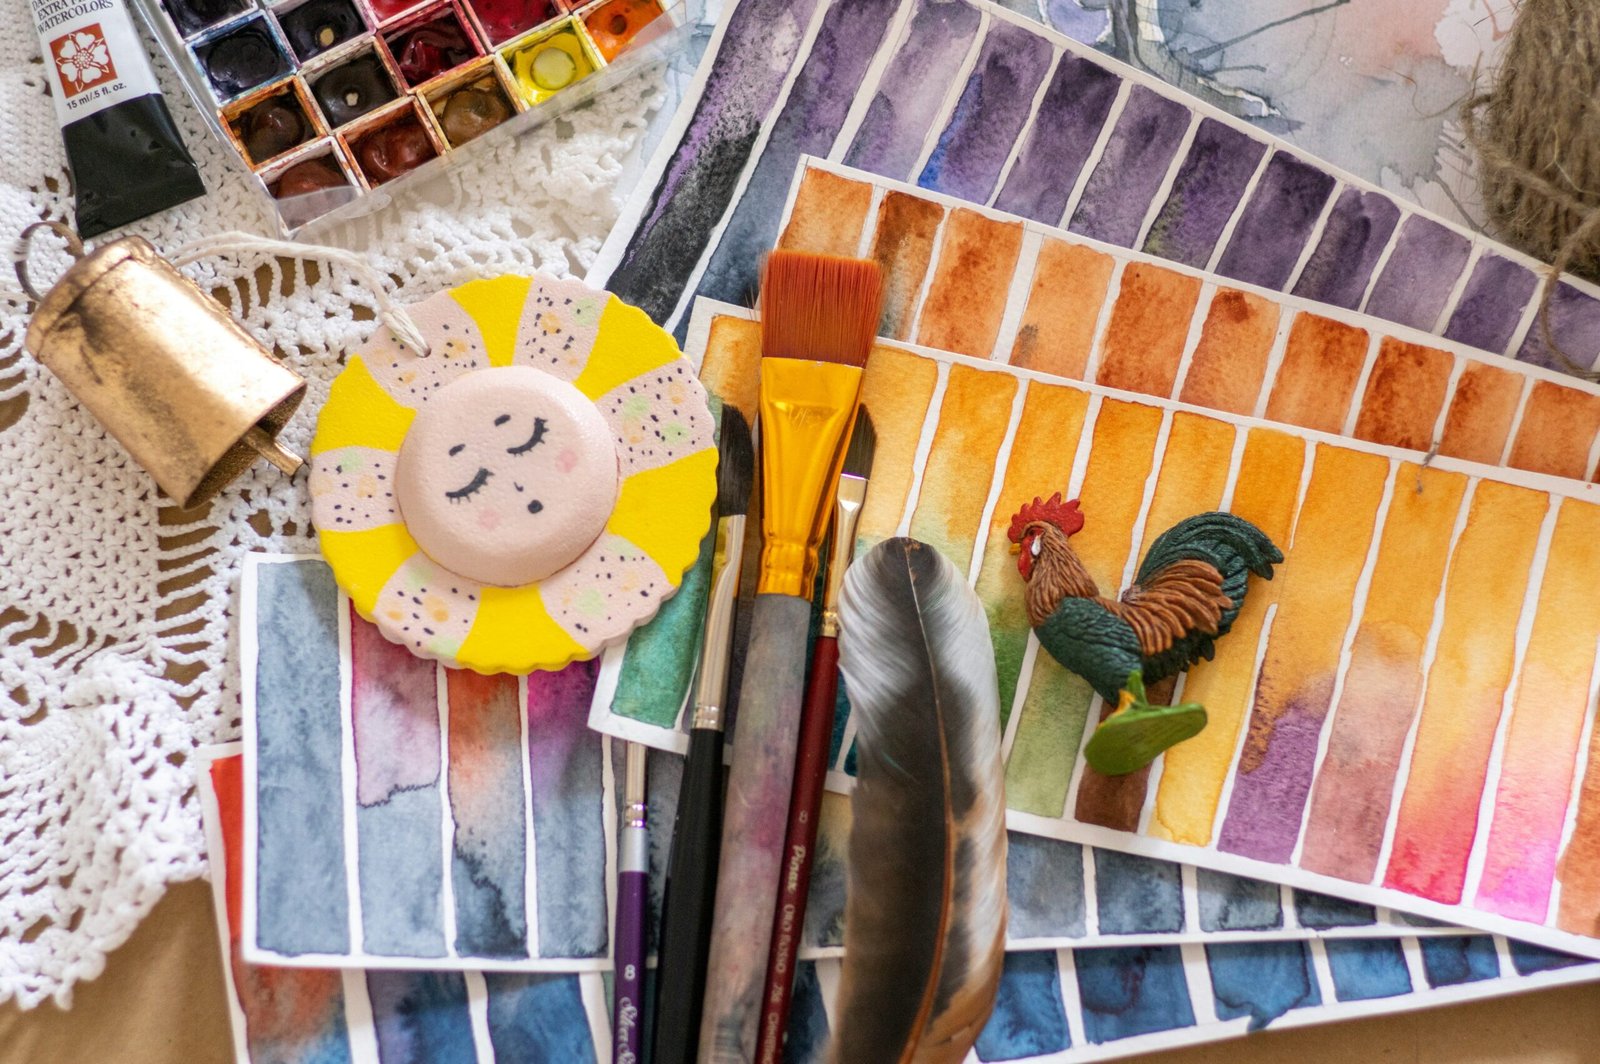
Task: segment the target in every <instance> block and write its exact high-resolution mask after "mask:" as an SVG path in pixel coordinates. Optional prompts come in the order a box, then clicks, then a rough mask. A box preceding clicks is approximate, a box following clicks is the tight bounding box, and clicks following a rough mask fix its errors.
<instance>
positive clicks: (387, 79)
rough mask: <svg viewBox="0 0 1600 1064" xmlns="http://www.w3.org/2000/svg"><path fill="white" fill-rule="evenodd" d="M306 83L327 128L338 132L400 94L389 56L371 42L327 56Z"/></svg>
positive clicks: (307, 78)
mask: <svg viewBox="0 0 1600 1064" xmlns="http://www.w3.org/2000/svg"><path fill="white" fill-rule="evenodd" d="M304 80H306V81H307V82H308V83H309V84H310V87H311V96H312V99H314V100H315V101H316V104H317V108H318V110H319V111H320V113H321V114H322V116H323V118H324V119H325V120H326V121H327V124H328V127H329V128H330V129H337V128H339V127H340V126H344V125H346V124H348V123H350V122H354V121H355V120H356V119H358V118H360V117H362V116H363V115H366V114H370V113H371V112H373V111H375V110H377V109H378V108H380V107H382V106H384V105H385V104H387V103H391V102H392V101H394V100H395V99H396V98H397V97H398V96H399V95H400V89H399V84H398V80H397V76H396V74H395V73H394V71H393V70H392V69H391V68H390V66H389V57H388V55H387V54H386V53H384V52H382V51H380V50H379V49H377V48H376V47H375V46H374V45H373V44H372V43H371V42H363V43H361V44H359V45H357V46H355V47H353V48H351V49H349V50H347V51H345V52H343V53H342V54H339V55H337V56H329V57H328V59H327V62H326V63H325V64H324V65H323V66H321V67H319V69H318V71H317V72H315V73H311V74H309V75H308V76H307V77H306V78H305V79H304Z"/></svg>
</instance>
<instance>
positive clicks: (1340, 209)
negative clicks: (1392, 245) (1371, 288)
mask: <svg viewBox="0 0 1600 1064" xmlns="http://www.w3.org/2000/svg"><path fill="white" fill-rule="evenodd" d="M1399 223H1400V208H1399V207H1397V206H1395V203H1394V201H1393V200H1391V199H1389V197H1387V196H1385V195H1384V194H1383V193H1381V192H1363V191H1361V190H1360V189H1356V188H1347V189H1345V190H1344V191H1343V192H1342V193H1340V194H1339V202H1337V203H1335V204H1334V205H1333V210H1332V211H1331V212H1329V214H1328V224H1327V225H1325V226H1323V227H1322V239H1321V240H1319V241H1317V249H1316V250H1315V251H1313V252H1312V253H1311V257H1310V258H1309V259H1307V260H1306V268H1305V269H1304V270H1301V271H1300V279H1299V280H1298V281H1296V282H1295V285H1294V294H1295V295H1297V296H1300V297H1301V298H1303V299H1314V300H1316V301H1317V302H1319V303H1328V304H1331V305H1333V306H1335V307H1343V308H1344V309H1345V310H1354V309H1356V308H1357V307H1359V306H1360V305H1361V300H1362V297H1364V296H1365V295H1366V294H1367V282H1368V281H1370V280H1372V271H1373V270H1374V269H1376V268H1377V265H1378V259H1380V258H1381V257H1382V256H1383V249H1384V248H1386V247H1388V246H1389V237H1390V236H1392V235H1393V234H1394V227H1395V226H1396V225H1398V224H1399Z"/></svg>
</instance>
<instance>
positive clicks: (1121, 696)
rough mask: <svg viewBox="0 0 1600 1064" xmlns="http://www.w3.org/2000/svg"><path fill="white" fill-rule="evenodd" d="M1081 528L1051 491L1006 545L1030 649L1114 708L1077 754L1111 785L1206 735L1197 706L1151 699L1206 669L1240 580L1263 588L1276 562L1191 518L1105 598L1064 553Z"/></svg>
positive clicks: (1217, 518)
mask: <svg viewBox="0 0 1600 1064" xmlns="http://www.w3.org/2000/svg"><path fill="white" fill-rule="evenodd" d="M1084 520H1085V518H1084V514H1083V512H1082V511H1081V510H1080V509H1079V505H1078V500H1076V499H1072V500H1068V501H1063V500H1062V498H1061V493H1060V492H1056V493H1055V494H1054V495H1052V496H1050V498H1048V499H1039V498H1035V499H1034V500H1033V502H1031V503H1029V504H1027V505H1026V506H1024V507H1023V508H1022V509H1021V510H1020V511H1018V512H1017V514H1016V515H1015V516H1014V517H1012V519H1011V527H1010V530H1009V532H1008V536H1009V538H1010V540H1011V543H1012V549H1013V550H1014V551H1015V552H1016V553H1017V570H1018V572H1020V573H1021V574H1022V579H1023V580H1024V581H1025V582H1026V584H1027V589H1026V592H1025V596H1024V597H1025V602H1026V605H1027V611H1028V622H1029V624H1031V625H1032V627H1033V630H1034V634H1035V635H1037V636H1038V639H1039V645H1040V646H1042V647H1043V648H1044V649H1045V650H1046V651H1048V652H1049V654H1050V656H1051V657H1053V658H1055V659H1056V661H1058V662H1060V663H1061V665H1062V666H1063V667H1064V668H1066V669H1067V670H1069V671H1071V672H1074V673H1076V674H1077V675H1079V676H1081V677H1083V678H1084V679H1085V680H1087V681H1088V683H1089V686H1090V687H1092V688H1094V690H1095V693H1096V694H1098V695H1099V696H1100V697H1101V698H1103V699H1105V701H1106V703H1107V704H1108V705H1113V706H1115V707H1116V709H1115V710H1114V711H1113V712H1112V713H1111V714H1110V715H1109V716H1108V717H1106V718H1105V720H1103V721H1101V722H1100V725H1099V726H1098V727H1097V728H1096V729H1095V732H1094V735H1093V736H1092V737H1091V738H1090V739H1089V742H1088V744H1087V745H1086V746H1085V747H1084V758H1085V760H1087V761H1088V762H1089V765H1090V766H1091V767H1093V768H1094V769H1096V770H1097V771H1099V772H1101V773H1103V774H1105V775H1108V776H1115V775H1122V774H1125V773H1128V772H1133V771H1136V770H1137V769H1140V768H1143V767H1144V766H1146V765H1148V764H1149V763H1150V762H1151V761H1153V760H1155V759H1156V757H1158V756H1159V755H1160V754H1161V752H1162V751H1164V750H1166V749H1167V748H1168V747H1170V746H1174V745H1176V744H1178V743H1180V742H1182V741H1183V740H1185V739H1188V738H1191V737H1193V736H1195V735H1197V734H1199V732H1200V730H1201V729H1202V728H1204V727H1205V726H1206V711H1205V707H1204V706H1202V705H1199V704H1198V703H1193V702H1189V703H1182V704H1178V705H1161V704H1153V703H1152V701H1151V699H1157V700H1161V701H1164V700H1166V699H1168V698H1170V697H1171V695H1172V691H1173V689H1174V687H1175V685H1176V681H1177V679H1178V677H1179V675H1180V674H1182V673H1183V672H1185V671H1187V670H1188V668H1189V666H1191V665H1193V664H1194V663H1195V662H1197V661H1200V660H1201V659H1205V660H1207V661H1209V660H1210V659H1211V658H1212V656H1213V655H1214V654H1215V653H1216V641H1217V640H1218V639H1220V638H1222V637H1223V636H1224V635H1226V634H1227V633H1228V630H1229V629H1230V628H1232V627H1233V622H1234V619H1235V618H1236V617H1238V615H1239V610H1240V609H1241V608H1242V607H1243V605H1244V599H1245V595H1246V593H1247V591H1248V590H1249V579H1250V577H1251V575H1252V574H1253V575H1255V576H1258V577H1260V578H1261V579H1263V580H1270V579H1272V573H1273V566H1275V565H1278V564H1280V563H1282V561H1283V552H1282V551H1280V550H1279V549H1278V548H1277V547H1276V546H1275V545H1274V544H1273V543H1272V541H1271V540H1270V539H1268V538H1267V536H1266V534H1265V533H1264V532H1262V531H1261V530H1260V529H1259V528H1257V527H1256V526H1255V525H1253V524H1251V523H1250V522H1249V521H1246V520H1245V519H1244V518H1242V517H1235V516H1234V515H1233V514H1229V513H1204V514H1197V515H1196V516H1194V517H1189V518H1185V519H1184V520H1182V521H1180V522H1178V523H1177V524H1176V525H1174V526H1172V527H1171V528H1169V529H1167V530H1166V531H1165V532H1163V533H1162V534H1161V535H1159V536H1157V537H1156V539H1155V541H1154V542H1153V543H1151V544H1150V549H1149V550H1148V551H1146V552H1145V556H1144V558H1143V560H1142V561H1141V562H1140V563H1139V569H1138V573H1137V575H1136V576H1135V578H1134V583H1133V584H1132V585H1130V586H1129V587H1128V588H1127V590H1125V591H1123V592H1122V594H1121V595H1120V596H1119V597H1117V598H1115V599H1108V598H1104V597H1102V596H1101V594H1100V589H1099V588H1098V587H1097V586H1096V585H1095V582H1094V578H1093V577H1091V576H1090V575H1089V572H1088V569H1087V568H1086V567H1085V566H1084V564H1083V562H1082V560H1081V559H1079V557H1078V555H1077V553H1076V552H1075V551H1074V550H1073V548H1072V545H1071V539H1072V536H1073V535H1074V534H1076V533H1077V532H1078V531H1079V530H1081V529H1082V528H1083V525H1084ZM1146 684H1149V685H1150V687H1151V692H1150V694H1149V695H1147V694H1146V690H1145V685H1146Z"/></svg>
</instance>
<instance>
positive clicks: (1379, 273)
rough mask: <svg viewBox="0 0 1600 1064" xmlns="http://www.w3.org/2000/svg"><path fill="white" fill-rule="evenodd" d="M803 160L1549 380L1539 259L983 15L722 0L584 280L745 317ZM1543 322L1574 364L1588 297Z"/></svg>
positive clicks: (1589, 326)
mask: <svg viewBox="0 0 1600 1064" xmlns="http://www.w3.org/2000/svg"><path fill="white" fill-rule="evenodd" d="M1055 6H1056V5H1052V8H1053V9H1054V8H1055ZM1101 17H1103V15H1102V16H1101ZM1091 21H1092V20H1085V21H1084V25H1085V26H1086V27H1088V26H1089V25H1090V24H1091ZM775 26H777V27H782V32H775V30H774V28H773V27H775ZM771 42H781V44H782V47H778V46H777V45H772V44H771ZM761 49H764V50H761ZM756 50H761V51H760V54H761V55H762V56H763V57H764V59H765V60H766V61H763V62H760V63H756V62H749V61H747V57H748V56H749V55H751V54H755V52H756ZM952 71H954V72H955V73H954V75H953V76H952V75H951V72H952ZM929 86H937V87H939V88H941V89H944V91H929ZM945 87H947V88H945ZM807 154H809V155H815V156H819V157H823V158H827V159H829V160H832V161H835V162H843V163H846V164H848V165H851V166H854V167H857V168H860V169H863V170H867V171H870V172H872V173H875V174H879V175H882V176H884V177H888V178H891V179H893V180H897V181H906V182H911V183H915V184H917V185H920V186H922V187H924V188H928V189H930V190H933V191H936V192H941V193H945V194H948V195H951V196H954V197H957V198H960V199H963V200H967V201H970V202H973V203H975V204H980V205H989V206H993V207H995V208H997V209H999V210H1001V211H1004V212H1007V213H1010V214H1015V215H1017V216H1019V217H1022V218H1025V219H1028V220H1031V221H1036V222H1040V223H1042V224H1045V225H1050V226H1060V227H1062V228H1065V229H1068V230H1070V231H1072V232H1074V233H1077V234H1080V235H1083V236H1088V237H1093V238H1096V239H1099V240H1102V241H1105V242H1107V243H1112V244H1118V245H1121V246H1124V247H1134V248H1139V249H1142V250H1144V251H1146V252H1148V253H1150V254H1153V255H1157V256H1160V257H1162V258H1166V259H1170V260H1172V261H1174V262H1177V263H1180V264H1183V265H1187V266H1193V267H1196V268H1202V269H1206V270H1208V271H1211V272H1214V273H1218V274H1221V275H1223V276H1226V277H1229V278H1232V279H1235V280H1239V281H1243V282H1245V283H1248V284H1254V285H1258V286H1260V287H1263V288H1269V289H1273V290H1276V291H1282V292H1292V293H1294V294H1295V295H1297V296H1301V297H1303V298H1306V299H1311V300H1314V301H1317V302H1322V303H1328V304H1330V305H1332V306H1336V307H1341V308H1344V309H1350V310H1361V311H1364V312H1366V313H1369V314H1372V315H1375V316H1377V317H1382V318H1385V319H1388V320H1390V321H1394V322H1397V323H1400V324H1404V325H1408V326H1414V327H1417V328H1420V329H1423V330H1425V331H1429V332H1436V333H1439V334H1440V335H1443V336H1446V337H1448V338H1450V339H1452V340H1457V341H1460V342H1462V343H1465V344H1469V345H1471V346H1474V347H1478V348H1481V349H1483V350H1486V351H1490V352H1493V353H1497V354H1506V355H1511V356H1513V357H1517V358H1519V359H1521V360H1522V361H1525V362H1530V363H1533V364H1535V365H1540V366H1545V367H1548V368H1551V369H1555V370H1558V371H1561V370H1565V369H1566V368H1567V367H1566V366H1565V365H1564V363H1562V362H1561V360H1560V359H1559V358H1558V357H1557V355H1556V354H1555V353H1553V352H1552V351H1551V350H1550V349H1549V348H1548V347H1547V346H1546V344H1545V343H1544V340H1543V338H1542V335H1541V330H1540V329H1539V328H1538V327H1537V326H1536V324H1535V322H1534V310H1535V309H1536V301H1535V290H1536V287H1537V281H1538V270H1539V268H1540V267H1539V264H1538V263H1536V262H1535V261H1534V260H1533V259H1531V258H1529V257H1527V256H1525V255H1522V254H1520V253H1518V252H1515V251H1512V250H1511V249H1509V248H1506V247H1504V246H1501V245H1498V244H1496V243H1494V242H1493V241H1491V240H1489V239H1487V238H1485V237H1483V236H1481V235H1479V234H1475V233H1472V232H1470V231H1468V230H1467V229H1465V228H1463V227H1460V226H1457V225H1454V224H1452V223H1449V222H1445V221H1442V220H1440V219H1438V218H1435V217H1433V216H1431V215H1429V214H1428V213H1426V212H1425V211H1423V210H1420V209H1419V208H1417V206H1416V205H1415V204H1413V203H1411V202H1409V201H1406V200H1403V199H1401V198H1400V197H1398V196H1396V195H1394V194H1392V193H1390V192H1387V191H1385V190H1383V189H1380V188H1377V187H1376V186H1373V185H1371V184H1369V183H1366V182H1363V181H1362V180H1360V179H1359V178H1356V177H1353V176H1351V175H1349V174H1346V173H1344V172H1342V171H1340V170H1337V169H1335V168H1333V167H1331V166H1329V165H1328V164H1326V163H1324V162H1322V161H1320V160H1318V159H1316V158H1314V157H1312V156H1310V155H1308V154H1307V153H1305V152H1303V151H1301V150H1299V149H1296V148H1294V147H1292V146H1290V145H1288V144H1286V143H1284V142H1282V141H1281V140H1278V139H1276V138H1274V137H1272V136H1271V135H1269V134H1267V133H1265V132H1263V131H1261V130H1259V129H1257V128H1255V127H1253V126H1251V125H1250V124H1248V123H1247V122H1245V121H1243V120H1241V119H1238V118H1235V117H1233V116H1231V115H1228V114H1225V113H1224V112H1222V111H1221V110H1218V109H1217V108H1214V107H1212V106H1210V105H1209V104H1207V103H1204V102H1202V101H1201V100H1199V99H1197V98H1195V97H1193V96H1190V95H1188V94H1186V93H1184V92H1182V91H1181V90H1179V89H1176V88H1173V87H1172V86H1169V85H1166V84H1164V83H1162V82H1160V81H1158V80H1156V79H1155V78H1152V77H1150V76H1148V75H1146V74H1144V73H1142V72H1140V71H1136V70H1134V69H1132V68H1130V67H1127V66H1124V65H1123V64H1121V63H1118V62H1117V61H1115V60H1113V59H1110V58H1108V57H1106V56H1104V55H1101V54H1100V53H1098V52H1096V51H1094V50H1093V49H1092V48H1090V47H1088V46H1086V45H1083V44H1080V43H1078V42H1076V41H1073V40H1071V39H1069V38H1068V37H1065V36H1063V35H1062V34H1060V33H1056V32H1054V31H1053V30H1050V29H1048V28H1046V27H1044V26H1042V25H1040V24H1038V23H1037V22H1031V21H1028V20H1027V19H1025V18H1023V17H1022V16H1019V15H1017V14H1016V13H1014V12H1012V11H1009V10H1006V9H1005V8H1002V7H1000V6H999V5H995V4H989V3H985V2H983V0H799V2H789V0H737V2H736V3H735V4H734V5H733V7H732V9H731V10H730V11H728V12H726V14H725V17H724V19H723V20H722V22H721V24H720V25H719V29H718V35H717V37H716V38H715V39H714V40H713V41H712V43H711V46H710V47H709V49H708V50H707V53H706V55H705V57H704V59H703V61H702V64H701V67H700V71H699V74H698V76H697V79H696V82H695V85H694V86H693V87H692V88H691V90H690V92H689V93H688V95H687V99H686V103H685V105H684V106H683V107H682V108H681V109H680V110H679V112H678V117H677V120H676V122H675V125H674V126H673V128H672V129H671V130H670V131H669V134H668V136H667V137H666V138H665V139H664V140H663V141H662V143H661V145H660V146H659V148H658V149H657V152H656V155H655V157H654V158H653V160H652V162H651V165H650V167H649V168H648V169H647V170H646V173H645V177H644V179H643V180H642V181H641V183H640V185H639V188H638V191H637V192H636V194H635V195H634V197H633V198H632V199H631V201H630V202H629V204H628V205H627V206H626V208H625V209H624V211H623V214H622V216H621V219H620V221H619V223H618V225H617V227H616V228H615V229H614V230H613V231H612V234H611V237H610V238H609V239H608V240H607V242H606V245H605V247H604V248H602V250H601V253H600V255H599V257H598V258H597V260H596V264H595V266H594V267H593V269H592V271H591V274H590V280H591V282H592V283H597V284H601V285H604V286H606V287H608V288H611V289H612V290H613V291H615V292H617V293H618V295H619V296H620V297H621V298H623V299H626V300H627V301H629V302H631V303H634V304H636V305H638V306H641V307H643V308H644V309H645V310H646V311H647V312H649V313H650V314H651V315H652V316H653V317H655V318H656V320H657V321H660V322H662V323H664V324H667V325H668V326H669V327H671V328H674V329H676V330H677V331H678V333H679V335H680V337H681V334H682V330H683V328H684V325H685V322H686V320H687V316H688V309H689V305H690V302H691V300H692V298H693V297H694V296H695V295H703V296H707V297H709V298H714V299H720V300H723V301H725V302H730V303H735V304H748V302H749V301H750V299H749V297H750V295H751V294H752V293H753V291H754V288H755V283H756V276H757V268H758V263H759V257H760V253H761V252H762V251H763V250H764V249H765V248H768V247H771V246H772V243H773V242H774V240H775V239H776V238H777V235H778V226H779V220H780V218H781V216H782V213H783V205H784V202H785V200H786V198H787V196H788V193H789V188H790V182H791V179H792V177H793V174H794V168H795V165H796V163H797V162H798V160H799V159H800V157H801V156H802V155H807ZM1551 327H1552V332H1553V335H1554V336H1555V338H1556V340H1557V342H1558V343H1559V344H1560V345H1561V347H1562V348H1563V349H1564V350H1565V351H1567V352H1568V353H1569V354H1570V355H1572V356H1573V357H1574V358H1575V359H1577V360H1578V361H1579V362H1580V363H1582V364H1583V365H1585V366H1587V365H1589V364H1590V363H1591V362H1592V361H1593V360H1594V359H1595V358H1596V356H1597V355H1600V289H1597V288H1596V287H1595V286H1594V285H1591V284H1589V283H1587V282H1584V281H1579V280H1576V279H1568V280H1566V281H1565V282H1564V283H1563V284H1561V285H1560V286H1559V287H1558V289H1557V291H1556V294H1555V297H1554V300H1553V302H1552V306H1551Z"/></svg>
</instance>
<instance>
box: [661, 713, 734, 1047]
mask: <svg viewBox="0 0 1600 1064" xmlns="http://www.w3.org/2000/svg"><path fill="white" fill-rule="evenodd" d="M722 743H723V736H722V729H721V728H694V729H692V730H691V731H690V732H689V759H688V761H687V762H686V763H685V764H684V766H683V782H682V783H681V784H680V785H679V790H678V818H677V821H676V822H675V823H674V825H673V828H672V856H671V857H670V858H669V859H668V861H667V883H666V888H665V892H666V896H665V897H664V898H663V899H662V903H661V944H660V949H659V954H658V959H657V961H656V987H657V990H656V1009H655V1018H656V1032H655V1045H654V1053H653V1055H652V1057H651V1059H652V1060H653V1061H654V1064H692V1062H693V1061H694V1058H695V1052H696V1049H697V1048H698V1047H699V1045H700V1009H701V1007H702V1004H703V1001H704V998H705V989H706V957H707V956H708V955H709V953H710V951H711V913H712V902H713V901H714V900H715V899H716V892H717V859H718V857H719V856H720V853H721V849H722Z"/></svg>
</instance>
